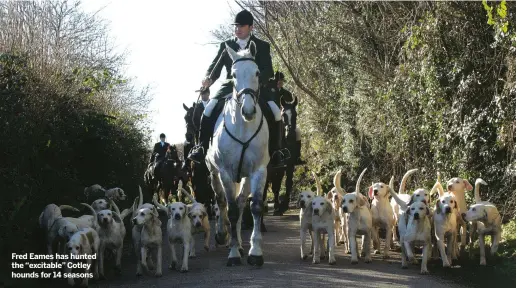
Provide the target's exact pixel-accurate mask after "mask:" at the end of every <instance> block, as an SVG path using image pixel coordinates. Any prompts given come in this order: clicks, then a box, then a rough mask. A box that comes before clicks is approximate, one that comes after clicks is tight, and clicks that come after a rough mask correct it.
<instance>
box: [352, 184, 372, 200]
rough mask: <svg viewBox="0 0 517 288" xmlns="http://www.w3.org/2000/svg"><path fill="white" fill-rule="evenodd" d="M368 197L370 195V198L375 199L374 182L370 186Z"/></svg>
mask: <svg viewBox="0 0 517 288" xmlns="http://www.w3.org/2000/svg"><path fill="white" fill-rule="evenodd" d="M356 192H359V191H356ZM368 197H370V199H373V183H372V186H370V188H368Z"/></svg>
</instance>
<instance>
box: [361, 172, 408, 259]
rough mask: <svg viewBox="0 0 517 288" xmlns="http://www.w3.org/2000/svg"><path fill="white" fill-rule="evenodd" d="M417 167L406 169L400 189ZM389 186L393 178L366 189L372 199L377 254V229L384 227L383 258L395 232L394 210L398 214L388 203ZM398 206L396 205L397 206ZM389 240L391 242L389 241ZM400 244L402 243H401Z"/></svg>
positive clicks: (373, 235)
mask: <svg viewBox="0 0 517 288" xmlns="http://www.w3.org/2000/svg"><path fill="white" fill-rule="evenodd" d="M416 171H418V169H413V170H410V171H408V172H407V173H406V174H405V175H404V177H403V178H402V182H401V184H400V191H402V192H403V191H404V189H405V186H406V181H407V178H408V177H409V175H411V174H413V173H415V172H416ZM390 186H393V178H392V179H391V180H390V185H386V184H384V183H382V182H378V183H375V184H373V183H372V186H370V188H369V190H368V197H369V198H370V199H373V201H372V207H371V212H372V225H373V230H372V238H373V247H374V248H375V251H374V253H375V254H379V250H380V247H381V244H380V238H379V229H380V228H384V229H386V242H385V244H384V254H383V256H382V257H383V258H389V249H390V246H391V243H392V242H394V240H395V239H393V241H392V236H393V235H394V234H396V233H395V223H396V222H395V221H396V220H398V218H397V217H396V216H395V215H396V214H395V212H397V214H398V209H394V208H393V206H391V205H390V200H389V196H390ZM397 208H398V207H397ZM390 242H391V243H390ZM401 245H402V243H401Z"/></svg>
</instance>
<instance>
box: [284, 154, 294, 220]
mask: <svg viewBox="0 0 517 288" xmlns="http://www.w3.org/2000/svg"><path fill="white" fill-rule="evenodd" d="M292 161H293V160H290V161H289V164H288V165H287V168H286V171H285V202H283V203H282V206H281V209H282V210H281V211H282V213H284V212H285V211H287V210H289V201H290V199H291V192H292V191H293V174H294V165H293V164H292Z"/></svg>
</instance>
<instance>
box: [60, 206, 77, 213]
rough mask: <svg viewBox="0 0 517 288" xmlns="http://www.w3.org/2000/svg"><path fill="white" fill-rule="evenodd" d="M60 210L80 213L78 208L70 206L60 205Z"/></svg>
mask: <svg viewBox="0 0 517 288" xmlns="http://www.w3.org/2000/svg"><path fill="white" fill-rule="evenodd" d="M59 209H60V210H61V211H63V210H70V211H72V212H79V209H77V208H75V207H73V206H70V205H59Z"/></svg>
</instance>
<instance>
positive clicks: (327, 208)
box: [325, 202, 332, 214]
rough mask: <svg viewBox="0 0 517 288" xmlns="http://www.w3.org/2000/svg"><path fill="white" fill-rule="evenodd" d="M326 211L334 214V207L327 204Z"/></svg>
mask: <svg viewBox="0 0 517 288" xmlns="http://www.w3.org/2000/svg"><path fill="white" fill-rule="evenodd" d="M325 206H326V207H325V211H326V212H327V213H328V214H332V205H331V204H330V203H328V202H327V203H326V205H325Z"/></svg>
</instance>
